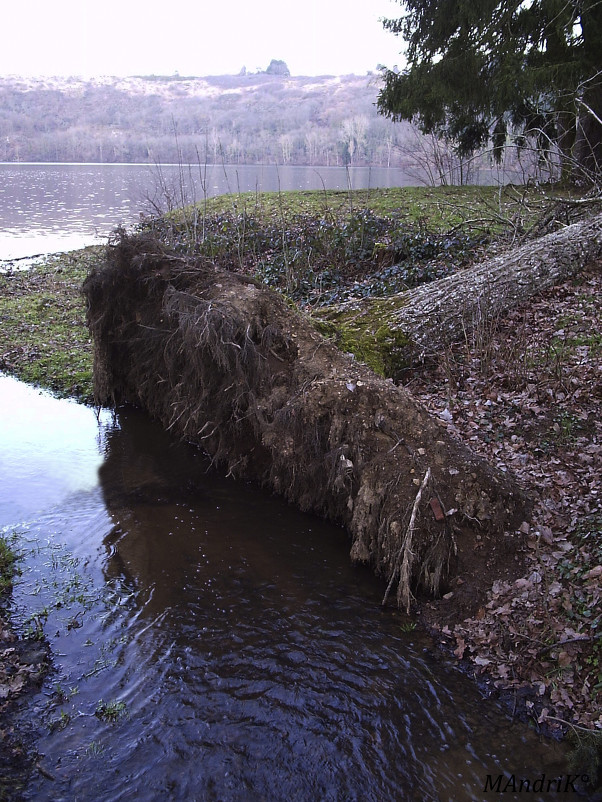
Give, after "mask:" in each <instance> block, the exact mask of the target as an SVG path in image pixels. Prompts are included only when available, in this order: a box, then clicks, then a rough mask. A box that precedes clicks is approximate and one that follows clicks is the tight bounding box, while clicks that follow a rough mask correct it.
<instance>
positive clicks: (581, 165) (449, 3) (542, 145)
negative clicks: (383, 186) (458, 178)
mask: <svg viewBox="0 0 602 802" xmlns="http://www.w3.org/2000/svg"><path fill="white" fill-rule="evenodd" d="M398 2H399V3H400V4H401V5H402V6H403V8H404V10H405V13H404V14H403V16H401V17H400V18H398V19H386V20H384V21H383V24H384V27H385V28H386V29H388V30H389V31H391V32H392V33H394V34H398V35H400V36H401V37H402V38H403V39H404V40H405V42H406V44H407V52H406V58H407V67H406V68H405V69H404V70H403V71H402V72H397V71H393V70H385V71H384V85H383V88H382V90H381V92H380V94H379V97H378V109H379V111H380V112H381V113H382V114H384V115H386V116H388V117H390V118H392V119H394V120H414V121H416V122H417V123H418V124H419V126H420V128H421V130H422V131H424V132H425V133H435V134H436V135H438V136H440V137H446V138H448V139H451V140H452V141H454V142H455V143H456V147H457V149H458V152H459V153H460V154H461V155H468V154H470V153H473V152H474V151H476V150H477V149H479V148H481V147H484V146H486V145H488V144H491V145H492V146H493V149H494V153H495V154H496V157H497V158H498V159H499V158H500V157H501V155H502V151H503V148H504V146H505V145H506V144H507V143H508V142H509V141H510V139H513V140H514V141H515V142H518V144H521V143H526V142H527V141H533V142H535V143H536V145H537V147H538V149H539V150H540V152H541V153H542V154H544V155H549V154H550V153H552V152H556V153H558V154H559V155H560V157H561V160H562V162H563V168H564V172H565V174H566V173H567V172H568V171H570V172H572V173H573V174H574V172H575V168H577V172H579V173H580V174H581V175H583V174H585V175H587V176H588V177H590V178H592V177H594V178H595V177H596V176H597V177H599V176H600V172H601V170H602V2H601V0H398Z"/></svg>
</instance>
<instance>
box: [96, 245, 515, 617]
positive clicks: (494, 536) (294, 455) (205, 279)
mask: <svg viewBox="0 0 602 802" xmlns="http://www.w3.org/2000/svg"><path fill="white" fill-rule="evenodd" d="M84 290H85V294H86V296H87V300H88V319H89V325H90V328H91V331H92V333H93V336H94V341H95V384H96V395H97V401H98V403H102V404H107V403H117V404H119V403H123V402H130V403H133V404H136V405H140V406H142V407H143V408H145V409H146V410H148V412H149V413H150V414H151V415H153V416H154V417H155V418H157V419H159V420H160V421H161V422H162V423H163V425H164V426H165V427H167V428H169V429H170V430H171V431H172V432H174V433H175V434H177V435H178V436H179V437H183V438H186V439H188V440H190V441H192V442H194V443H197V444H198V445H200V446H201V447H202V448H203V449H204V450H205V451H206V452H207V453H208V454H209V455H211V457H212V458H213V459H214V461H215V462H216V463H218V464H219V465H220V466H222V467H223V468H225V470H226V471H228V472H229V473H231V474H232V475H234V476H237V477H245V478H250V479H254V480H256V481H258V482H261V483H263V484H265V485H268V486H270V487H271V488H272V489H273V490H274V491H276V492H277V493H280V494H282V495H284V496H285V497H286V498H287V499H289V500H290V501H291V502H293V503H294V504H296V505H297V506H298V507H299V508H300V509H302V510H308V511H313V512H315V513H317V514H319V515H322V516H324V517H326V518H328V519H330V520H331V521H334V522H337V523H339V524H341V525H343V526H345V527H346V528H347V530H348V531H349V533H350V535H351V539H352V544H351V556H352V558H353V560H355V561H358V562H365V563H370V564H371V565H372V566H373V567H374V569H375V570H376V571H377V573H379V574H380V575H382V576H384V577H385V578H386V579H387V581H389V583H390V587H391V586H392V585H391V583H392V582H393V583H394V582H395V581H396V579H397V581H398V584H399V587H398V592H397V599H398V602H399V603H400V604H402V605H403V606H405V607H408V606H409V600H410V595H409V594H410V593H411V592H414V593H415V592H418V591H420V590H422V591H427V592H428V593H430V594H440V593H442V592H445V590H446V589H447V587H448V581H449V578H450V576H452V575H453V574H454V572H455V571H456V570H460V569H461V565H462V554H463V552H464V551H465V550H466V549H468V550H472V549H473V548H474V546H475V542H476V539H478V540H481V538H482V537H485V535H487V537H488V538H489V540H488V547H487V549H486V550H485V551H484V553H483V570H488V571H490V572H491V573H492V576H495V574H496V571H497V570H498V569H499V570H501V568H502V566H503V567H504V568H505V567H507V566H506V565H505V564H506V563H507V561H508V555H510V554H513V553H514V552H515V551H516V547H517V545H518V544H519V543H520V542H521V536H520V535H519V534H518V532H517V527H518V526H519V525H520V523H521V522H522V520H523V519H524V518H526V517H527V516H528V503H527V500H526V499H525V496H524V494H523V493H522V491H521V490H520V488H519V487H518V485H517V483H516V482H515V481H514V480H513V479H512V477H510V476H509V475H508V474H505V473H502V472H499V471H496V470H494V469H493V468H492V467H491V466H489V465H488V464H487V463H486V462H484V461H483V460H481V459H479V458H478V457H476V456H475V455H474V454H472V453H471V452H470V451H469V450H468V449H467V448H466V447H464V446H463V445H462V444H461V443H460V442H458V441H457V440H456V439H454V438H453V437H452V436H450V435H449V434H448V433H447V431H446V430H445V428H444V427H443V426H442V425H441V423H440V422H439V421H438V420H436V419H435V418H433V417H432V416H431V415H429V414H428V413H427V412H426V411H425V409H424V408H423V407H422V406H421V405H420V404H419V403H418V402H416V401H415V400H414V399H413V398H412V397H411V396H410V395H409V393H408V392H407V391H405V390H404V389H403V388H401V387H397V386H395V385H394V384H393V382H391V381H389V380H385V379H382V378H380V377H378V376H377V375H375V374H374V373H373V372H372V371H371V370H370V369H369V368H368V367H367V366H365V365H363V364H360V363H358V362H357V361H356V360H355V359H353V358H352V357H351V356H350V355H348V354H343V353H341V351H340V350H339V349H337V348H336V347H335V346H334V345H333V344H332V343H331V342H330V341H328V340H327V339H325V338H324V337H322V336H321V335H320V334H318V333H317V332H316V330H315V329H314V327H313V326H312V325H311V323H310V322H309V321H308V320H307V319H306V318H304V317H302V316H301V315H299V314H298V313H297V312H296V311H294V310H293V309H291V308H289V307H288V306H287V304H286V302H285V300H284V299H283V298H282V297H281V296H279V295H277V294H276V293H273V292H271V291H269V290H266V289H265V288H263V287H261V286H260V285H259V284H258V283H256V282H255V281H253V280H250V279H248V278H245V277H243V276H240V275H236V274H233V273H229V272H226V271H219V270H217V269H215V268H214V267H213V266H212V265H201V264H192V263H190V262H186V261H184V260H181V259H178V258H175V257H174V256H173V255H172V254H170V253H168V252H166V251H165V250H164V249H163V248H162V247H161V246H160V245H159V244H158V243H157V242H156V241H154V240H152V239H150V238H144V237H127V236H121V237H120V238H119V239H118V240H117V241H116V243H115V244H114V245H112V246H111V247H109V249H108V251H107V260H106V264H105V265H104V266H103V267H102V268H100V269H98V270H96V271H95V272H94V273H92V274H91V275H90V276H89V278H88V279H87V281H86V283H85V286H84ZM427 469H428V470H427ZM421 477H425V481H424V482H423V484H422V486H421ZM419 488H420V490H419ZM417 493H418V495H417ZM435 501H436V502H437V503H438V504H439V505H440V508H442V510H441V509H439V510H438V511H437V513H436V512H435V510H436V509H437V507H436V505H435ZM429 502H433V504H430V503H429ZM404 538H405V545H404ZM408 538H409V540H408ZM400 555H401V562H400V561H399V557H400ZM389 590H390V588H389V589H388V591H387V594H388V592H389Z"/></svg>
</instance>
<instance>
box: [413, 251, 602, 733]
mask: <svg viewBox="0 0 602 802" xmlns="http://www.w3.org/2000/svg"><path fill="white" fill-rule="evenodd" d="M601 297H602V264H600V263H598V264H595V265H590V266H589V267H588V268H587V269H586V270H585V271H584V272H583V273H581V274H580V275H579V276H578V277H577V278H575V279H573V280H570V281H567V282H566V283H564V284H562V285H560V286H557V287H555V288H553V289H551V290H549V291H547V292H545V293H544V294H542V295H541V296H539V297H538V298H537V299H536V300H534V301H533V302H531V303H530V304H529V305H527V306H525V307H524V308H521V309H517V310H514V311H513V312H512V313H510V314H508V315H507V316H505V317H503V318H502V319H500V320H498V321H496V322H495V323H494V324H488V325H486V326H481V327H477V330H476V331H475V332H474V334H473V335H471V337H470V339H467V340H466V342H465V343H464V344H462V345H460V346H458V347H457V348H455V349H453V350H449V351H447V352H446V353H442V354H440V358H439V360H438V362H437V364H436V365H430V366H425V367H424V368H423V369H420V370H418V371H416V372H414V374H413V375H411V376H408V377H407V381H406V384H407V387H408V389H409V390H410V391H411V392H412V394H413V395H414V396H415V397H416V398H418V399H420V400H421V401H422V403H423V404H425V406H426V407H427V408H428V409H429V410H430V411H431V412H432V413H433V414H435V415H437V416H438V417H439V418H440V419H441V420H443V421H444V422H445V424H446V426H447V428H448V430H449V431H451V432H453V433H455V434H456V435H457V436H459V437H460V438H461V439H462V440H464V441H465V442H466V443H468V444H469V445H470V447H471V448H472V449H473V450H474V451H475V452H477V453H478V454H481V455H482V456H485V457H486V458H487V459H488V460H489V461H490V462H491V463H492V464H493V465H496V466H498V467H499V468H501V469H502V470H504V471H510V472H512V473H513V474H514V475H515V476H517V477H518V479H519V481H520V483H521V484H522V486H523V487H524V488H525V490H526V491H527V493H528V494H529V496H530V497H531V498H532V499H533V502H534V512H533V516H532V520H531V522H530V524H529V525H524V526H523V529H524V533H525V535H526V546H525V548H524V549H523V551H522V554H521V555H520V562H517V561H516V560H512V559H509V560H508V568H507V576H505V577H504V576H503V575H502V576H500V577H498V578H497V579H496V580H495V581H494V582H493V584H491V582H490V581H489V582H488V580H487V575H486V574H483V573H482V566H483V563H482V559H481V558H480V557H479V551H480V550H482V551H483V552H485V553H486V552H487V550H488V548H489V546H488V543H487V538H486V536H484V537H483V539H482V541H481V543H480V544H479V543H477V544H476V547H475V552H474V558H475V561H474V564H472V565H471V563H470V558H469V557H467V563H466V566H465V571H464V573H463V574H460V576H459V577H458V578H457V580H456V587H455V588H453V589H452V591H451V592H450V593H449V594H447V595H446V598H443V599H441V600H440V601H437V602H430V603H429V602H423V603H422V604H421V608H420V614H421V618H422V620H423V622H424V623H425V624H426V626H427V627H429V629H431V631H433V633H434V634H435V635H436V637H437V638H439V639H440V641H441V642H442V643H443V644H444V646H446V647H447V648H448V649H449V650H450V651H452V652H453V653H454V655H455V656H456V658H457V659H458V660H459V661H461V662H462V664H463V665H465V666H466V667H467V668H468V669H469V670H471V671H472V672H474V673H475V674H476V675H477V676H478V677H480V678H481V679H483V680H486V681H488V682H489V684H490V685H491V686H492V687H493V688H496V689H498V690H500V691H502V692H503V693H504V694H505V695H506V697H507V698H509V699H510V703H511V705H512V706H513V708H514V709H516V708H517V707H522V708H523V710H526V712H527V713H530V715H531V716H532V717H533V718H534V719H535V720H537V721H538V722H539V723H542V724H546V725H548V726H549V727H551V728H552V729H554V728H561V727H566V722H571V723H572V724H578V725H580V726H583V727H586V728H592V729H596V728H597V729H602V605H601V603H600V602H601V599H602V470H601V469H602V460H601V455H602V321H601V319H600V298H601ZM471 608H472V609H473V611H474V610H476V612H473V613H472V614H471V615H470V616H467V617H465V612H466V610H468V609H471Z"/></svg>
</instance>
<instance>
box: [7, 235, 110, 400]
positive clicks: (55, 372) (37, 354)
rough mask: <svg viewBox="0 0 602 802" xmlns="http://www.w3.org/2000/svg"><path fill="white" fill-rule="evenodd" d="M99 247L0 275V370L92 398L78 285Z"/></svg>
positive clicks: (88, 348)
mask: <svg viewBox="0 0 602 802" xmlns="http://www.w3.org/2000/svg"><path fill="white" fill-rule="evenodd" d="M99 253H100V251H99V249H98V248H86V249H84V250H82V251H74V252H73V253H70V254H61V255H57V256H53V257H50V258H49V259H47V260H45V261H44V262H43V263H41V264H38V265H36V266H34V267H32V268H30V269H29V270H24V271H15V272H13V273H10V274H0V369H1V370H3V371H4V372H6V373H9V374H12V375H15V376H17V377H18V378H20V379H22V380H23V381H26V382H28V383H30V384H34V385H38V386H41V387H44V388H47V389H50V390H52V391H54V392H55V393H56V394H57V395H59V396H72V397H76V398H79V399H80V400H82V401H86V402H91V401H92V395H93V393H92V343H91V340H90V336H89V333H88V329H87V326H86V322H85V305H84V299H83V296H82V294H81V285H82V282H83V280H84V278H85V277H86V275H87V273H88V269H89V268H90V266H91V265H93V264H94V263H95V262H96V261H97V260H98V259H99Z"/></svg>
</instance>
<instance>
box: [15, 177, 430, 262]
mask: <svg viewBox="0 0 602 802" xmlns="http://www.w3.org/2000/svg"><path fill="white" fill-rule="evenodd" d="M414 182H415V179H412V178H411V177H410V176H409V175H408V174H406V173H404V172H403V171H402V170H399V169H394V168H384V167H380V168H379V167H353V168H349V169H346V168H344V167H291V166H280V167H277V166H275V165H208V166H207V167H204V166H202V167H200V168H199V166H197V165H191V166H190V167H188V166H179V165H161V166H155V165H148V164H146V165H137V164H6V163H5V164H0V260H9V259H21V258H24V257H28V256H34V255H37V254H40V253H56V252H59V251H67V250H74V249H76V248H82V247H84V246H86V245H93V244H95V243H98V242H100V241H102V240H103V238H105V237H106V236H107V235H108V234H109V233H110V232H111V231H112V230H113V229H114V228H115V227H116V226H118V225H121V224H125V225H129V224H131V223H135V222H136V221H137V220H138V219H139V216H140V214H141V213H149V212H151V211H152V209H153V205H159V206H161V207H162V208H165V206H166V199H167V198H168V197H169V198H172V199H173V200H175V202H176V203H177V204H179V203H180V201H181V200H184V201H185V202H191V201H193V200H201V199H202V198H203V197H213V196H215V195H222V194H227V193H239V192H275V191H279V190H281V191H286V190H297V189H324V188H325V189H343V190H344V189H347V188H349V187H351V188H352V189H370V188H377V187H396V186H406V185H408V184H412V183H414Z"/></svg>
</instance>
